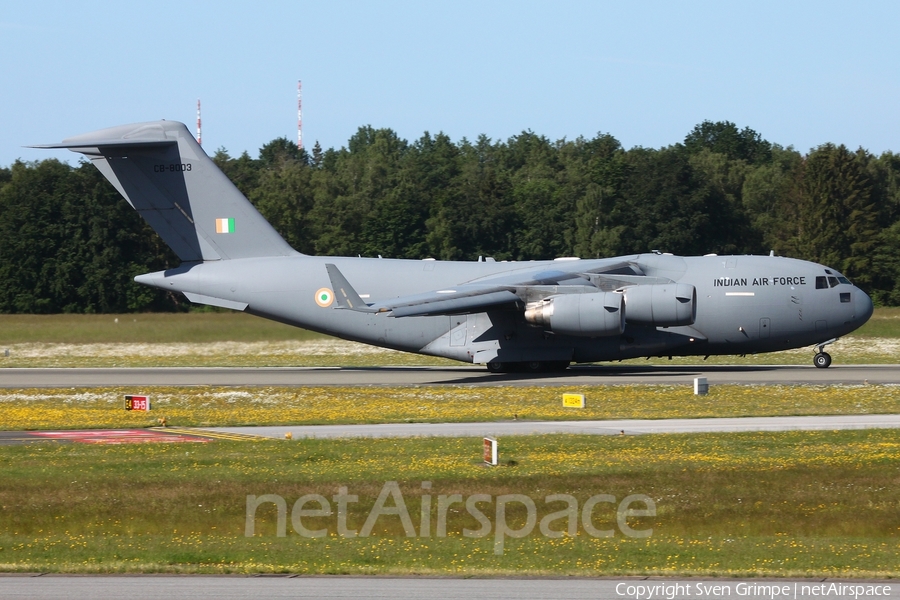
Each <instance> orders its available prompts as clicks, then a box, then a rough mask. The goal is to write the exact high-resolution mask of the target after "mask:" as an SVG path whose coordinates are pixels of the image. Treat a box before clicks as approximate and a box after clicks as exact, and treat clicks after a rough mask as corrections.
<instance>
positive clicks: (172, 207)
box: [35, 121, 298, 262]
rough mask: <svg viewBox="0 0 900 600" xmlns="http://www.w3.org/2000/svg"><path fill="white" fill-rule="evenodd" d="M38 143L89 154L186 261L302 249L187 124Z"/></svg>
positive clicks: (126, 127)
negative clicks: (262, 212) (241, 188)
mask: <svg viewBox="0 0 900 600" xmlns="http://www.w3.org/2000/svg"><path fill="white" fill-rule="evenodd" d="M35 147H37V148H68V149H70V150H72V151H73V152H81V153H82V154H84V155H86V156H88V157H89V158H90V159H91V161H92V162H93V163H94V165H96V167H97V168H98V169H100V172H101V173H103V175H104V176H105V177H106V178H107V179H108V180H109V181H110V183H112V184H113V185H114V186H115V188H116V189H117V190H118V191H119V193H120V194H122V196H124V197H125V199H126V200H128V203H129V204H131V206H132V207H133V208H134V209H135V210H137V211H138V213H139V214H140V215H141V216H142V217H143V218H144V220H145V221H147V223H148V224H149V225H150V226H151V227H152V228H153V229H154V230H155V231H156V233H158V234H159V236H160V237H161V238H162V239H163V241H164V242H165V243H166V244H168V245H169V247H170V248H172V250H174V251H175V254H177V255H178V257H179V258H180V259H181V260H182V261H185V262H195V261H210V260H227V259H234V258H253V257H263V256H288V255H294V254H298V253H297V252H296V251H295V250H293V249H292V248H291V247H290V246H289V245H288V243H287V242H285V241H284V239H283V238H282V237H281V236H280V235H279V234H278V232H276V231H275V229H274V228H273V227H272V226H271V225H270V224H269V223H268V222H267V221H266V220H265V219H264V218H263V217H262V215H260V214H259V212H258V211H257V210H256V208H254V206H253V205H252V204H250V201H249V200H247V198H246V197H245V196H244V195H243V194H242V193H241V192H240V191H239V190H238V189H237V188H236V187H235V186H234V184H233V183H231V181H229V179H228V178H227V177H226V176H225V174H224V173H222V171H220V170H219V168H218V167H217V166H216V164H215V163H214V162H213V161H212V160H211V159H210V158H209V157H208V156H207V155H206V153H205V152H204V151H203V149H202V148H201V147H200V145H199V144H197V141H196V140H195V139H194V137H193V136H192V135H191V133H190V131H188V129H187V127H185V126H184V124H183V123H178V122H176V121H155V122H150V123H136V124H134V125H121V126H119V127H111V128H109V129H102V130H99V131H94V132H91V133H86V134H83V135H79V136H76V137H72V138H68V139H66V140H63V142H62V143H60V144H51V145H44V146H35Z"/></svg>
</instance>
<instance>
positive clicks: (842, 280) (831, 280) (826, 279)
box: [816, 269, 853, 290]
mask: <svg viewBox="0 0 900 600" xmlns="http://www.w3.org/2000/svg"><path fill="white" fill-rule="evenodd" d="M825 272H826V273H828V275H826V276H822V275H820V276H818V277H816V289H817V290H827V289H828V288H833V287H837V286H838V285H853V284H852V283H850V280H849V279H847V278H846V277H844V276H843V275H841V274H840V273H835V272H834V271H831V270H829V269H825Z"/></svg>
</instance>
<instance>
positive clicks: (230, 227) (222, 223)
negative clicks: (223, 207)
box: [216, 219, 234, 233]
mask: <svg viewBox="0 0 900 600" xmlns="http://www.w3.org/2000/svg"><path fill="white" fill-rule="evenodd" d="M216 233H234V219H216Z"/></svg>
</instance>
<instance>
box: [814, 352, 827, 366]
mask: <svg viewBox="0 0 900 600" xmlns="http://www.w3.org/2000/svg"><path fill="white" fill-rule="evenodd" d="M813 364H814V365H816V367H818V368H819V369H827V368H828V366H829V365H831V355H830V354H828V353H827V352H819V353H818V354H816V355H815V356H814V357H813Z"/></svg>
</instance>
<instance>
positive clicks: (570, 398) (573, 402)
mask: <svg viewBox="0 0 900 600" xmlns="http://www.w3.org/2000/svg"><path fill="white" fill-rule="evenodd" d="M563 406H564V407H565V408H584V394H563Z"/></svg>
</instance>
